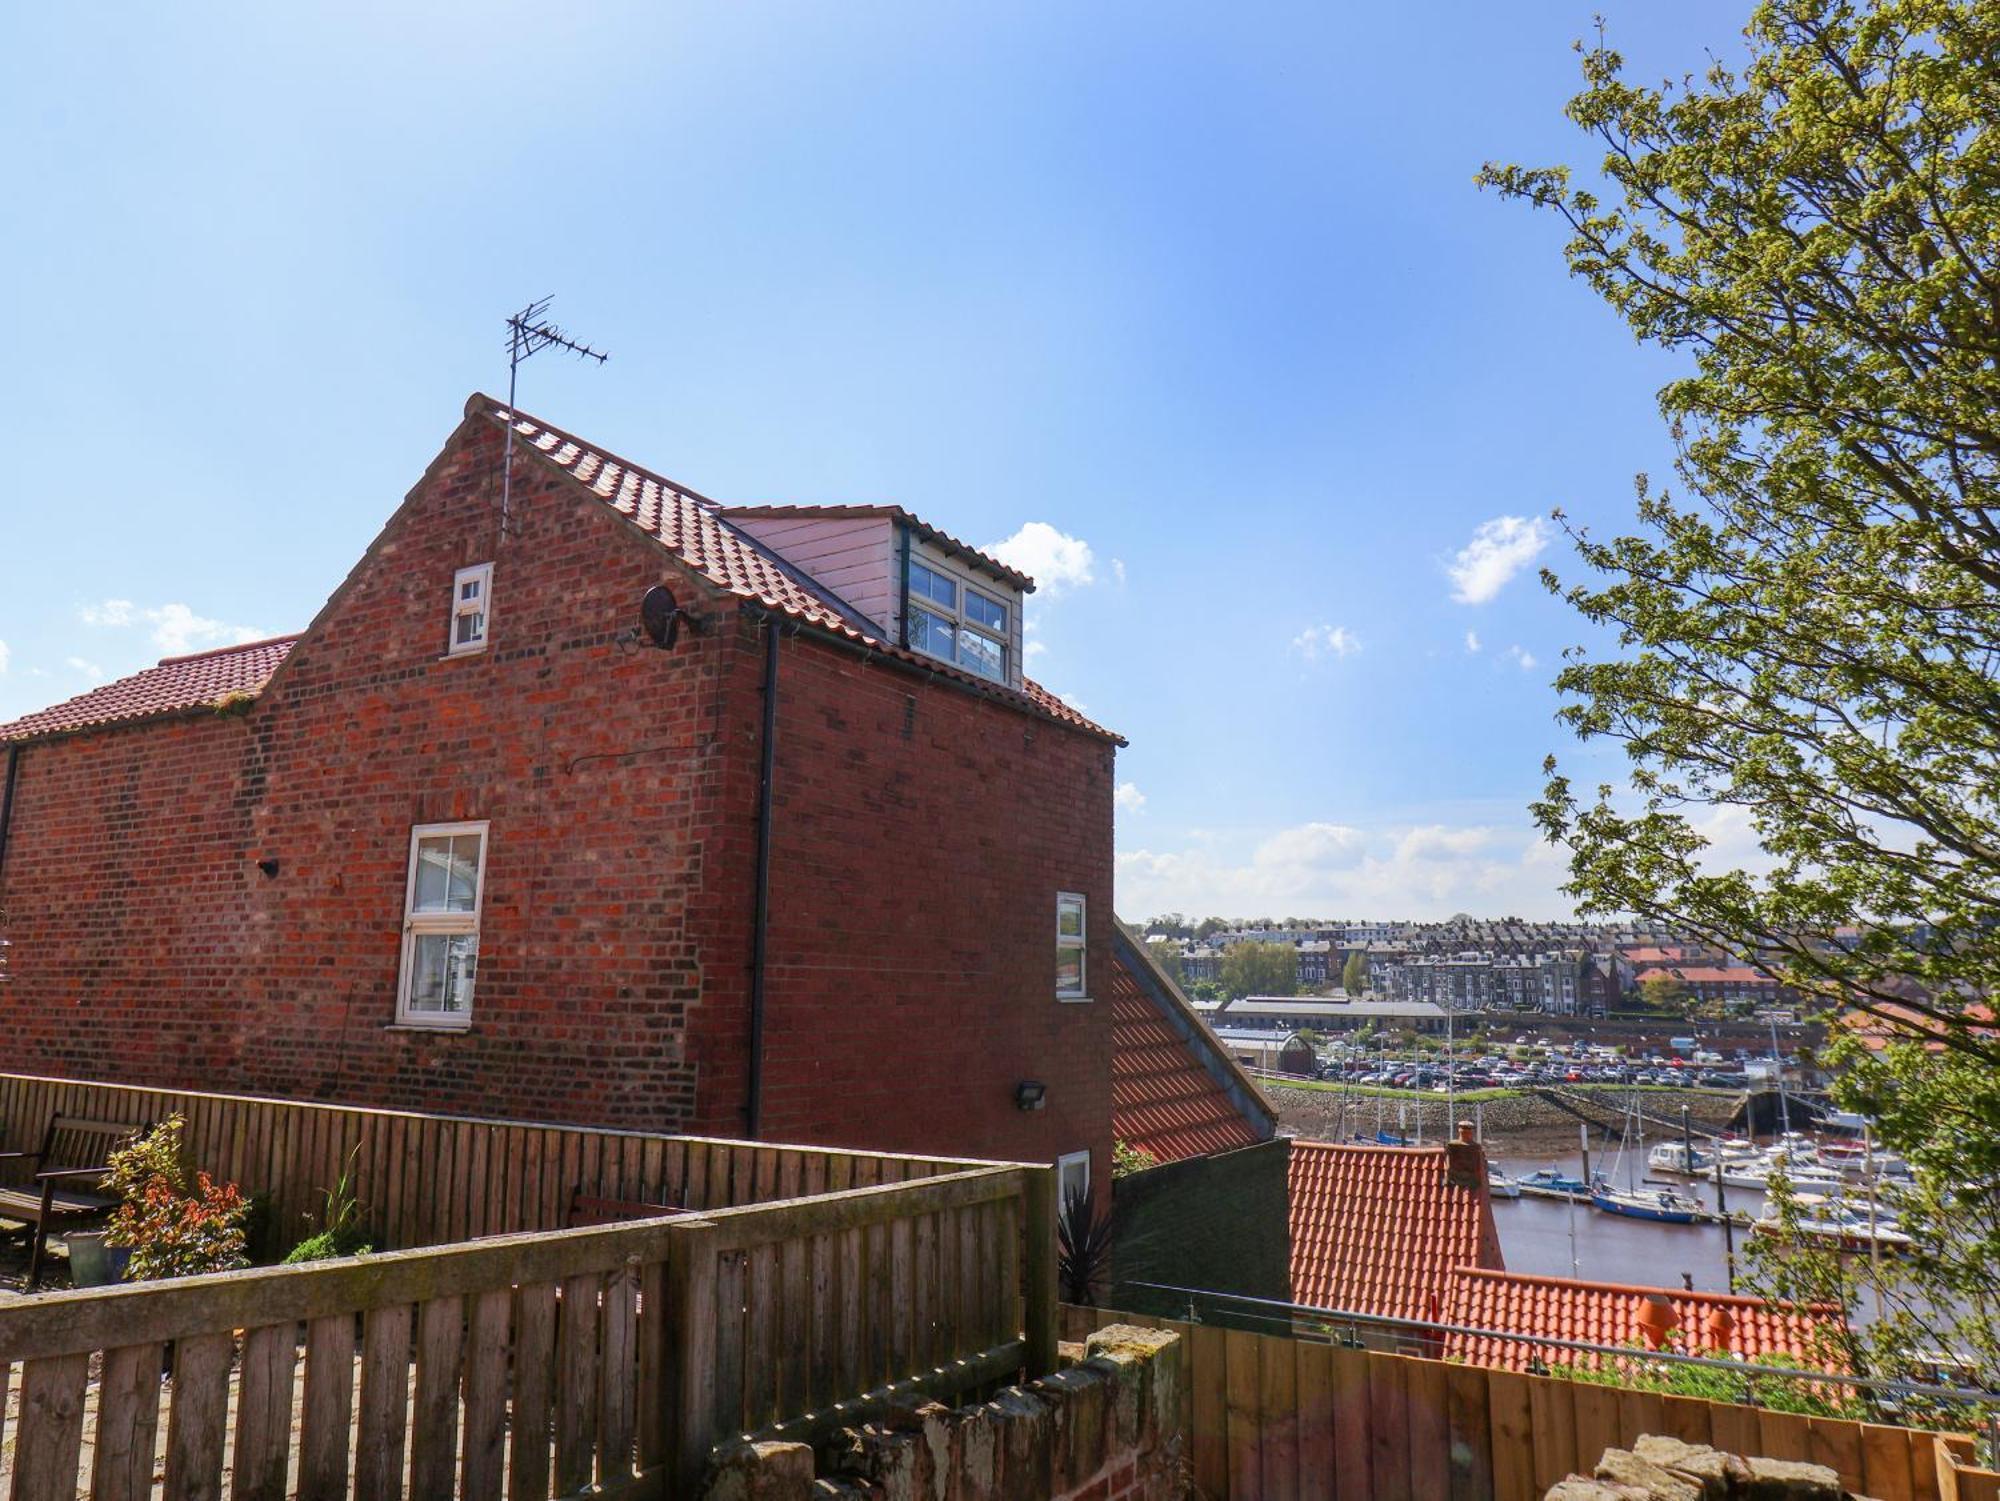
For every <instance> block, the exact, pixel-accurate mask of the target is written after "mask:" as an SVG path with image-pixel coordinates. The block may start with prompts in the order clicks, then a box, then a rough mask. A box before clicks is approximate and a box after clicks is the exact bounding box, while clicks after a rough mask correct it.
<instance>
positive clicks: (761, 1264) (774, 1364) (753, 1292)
mask: <svg viewBox="0 0 2000 1501" xmlns="http://www.w3.org/2000/svg"><path fill="white" fill-rule="evenodd" d="M772 1171H773V1173H774V1174H775V1172H776V1164H775V1163H774V1164H773V1166H772ZM746 1297H747V1299H748V1308H747V1320H746V1349H745V1351H744V1362H743V1382H744V1386H743V1421H744V1423H745V1425H746V1426H747V1427H748V1428H750V1429H752V1430H755V1429H758V1428H762V1427H763V1426H764V1425H765V1424H767V1423H769V1422H771V1421H772V1420H773V1419H775V1418H777V1417H778V1416H780V1413H779V1407H778V1247H776V1246H758V1247H757V1248H756V1249H754V1250H752V1251H751V1252H750V1253H749V1277H748V1290H747V1293H746Z"/></svg>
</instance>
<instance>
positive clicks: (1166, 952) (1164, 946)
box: [1146, 938, 1186, 984]
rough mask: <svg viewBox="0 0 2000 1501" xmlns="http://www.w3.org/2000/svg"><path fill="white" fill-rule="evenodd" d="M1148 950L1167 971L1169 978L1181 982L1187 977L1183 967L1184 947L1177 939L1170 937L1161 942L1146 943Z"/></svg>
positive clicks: (1177, 982) (1155, 960)
mask: <svg viewBox="0 0 2000 1501" xmlns="http://www.w3.org/2000/svg"><path fill="white" fill-rule="evenodd" d="M1146 952H1147V953H1149V954H1151V955H1152V956H1153V960H1154V962H1155V963H1156V964H1158V965H1159V966H1160V968H1161V969H1163V970H1165V971H1166V972H1167V978H1168V979H1169V980H1172V981H1174V982H1175V983H1176V984H1179V983H1180V982H1181V980H1183V979H1184V978H1185V977H1186V976H1185V972H1184V971H1183V970H1182V968H1181V954H1182V952H1183V947H1182V945H1181V944H1180V943H1178V942H1177V941H1176V940H1174V939H1172V938H1168V939H1164V940H1162V941H1161V942H1159V943H1149V944H1147V945H1146Z"/></svg>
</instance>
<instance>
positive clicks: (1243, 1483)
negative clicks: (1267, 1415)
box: [1222, 1329, 1264, 1497]
mask: <svg viewBox="0 0 2000 1501" xmlns="http://www.w3.org/2000/svg"><path fill="white" fill-rule="evenodd" d="M1222 1352H1223V1367H1224V1378H1223V1402H1224V1421H1225V1425H1226V1432H1227V1434H1228V1438H1227V1441H1226V1446H1227V1454H1228V1461H1227V1467H1226V1472H1225V1473H1226V1474H1227V1477H1228V1480H1227V1485H1228V1489H1227V1491H1226V1492H1225V1493H1224V1494H1227V1495H1229V1496H1231V1497H1236V1496H1259V1497H1261V1496H1262V1495H1263V1494H1264V1469H1263V1424H1262V1416H1263V1415H1262V1409H1261V1407H1260V1405H1259V1401H1258V1393H1257V1380H1258V1366H1259V1360H1258V1354H1259V1351H1258V1346H1257V1336H1256V1335H1254V1334H1251V1333H1249V1332H1248V1331H1246V1330H1242V1329H1230V1330H1226V1331H1225V1332H1224V1333H1223V1336H1222Z"/></svg>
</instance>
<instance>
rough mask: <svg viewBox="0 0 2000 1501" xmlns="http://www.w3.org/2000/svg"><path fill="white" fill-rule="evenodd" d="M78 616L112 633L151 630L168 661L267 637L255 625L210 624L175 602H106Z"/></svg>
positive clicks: (154, 642)
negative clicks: (134, 628)
mask: <svg viewBox="0 0 2000 1501" xmlns="http://www.w3.org/2000/svg"><path fill="white" fill-rule="evenodd" d="M79 613H80V615H81V616H82V619H83V623H84V624H85V625H94V626H99V627H103V628H112V629H116V628H121V627H126V626H133V625H147V626H151V627H152V640H153V645H155V646H157V647H158V648H159V649H160V650H161V651H162V652H163V653H165V654H166V655H167V656H170V657H178V656H184V655H186V654H187V653H188V652H191V651H198V650H200V649H201V648H203V647H209V646H233V645H236V644H238V643H241V642H244V641H256V640H260V639H261V638H262V637H264V636H266V635H268V634H269V632H267V631H264V630H262V629H261V628H259V627H257V626H254V625H231V624H229V623H228V622H226V621H221V620H210V619H209V618H208V617H207V616H205V615H197V614H195V612H194V611H193V610H192V609H190V608H189V607H188V606H187V605H184V604H180V603H178V602H175V603H170V604H164V605H158V606H151V607H144V608H142V607H140V606H138V605H135V604H133V603H132V601H131V600H129V599H107V600H105V601H104V602H103V603H102V604H96V605H85V606H84V607H83V609H82V610H81V611H80V612H79Z"/></svg>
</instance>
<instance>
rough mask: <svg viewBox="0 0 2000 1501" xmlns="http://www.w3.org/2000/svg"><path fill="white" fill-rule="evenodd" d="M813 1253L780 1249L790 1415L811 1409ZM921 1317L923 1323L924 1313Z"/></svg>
mask: <svg viewBox="0 0 2000 1501" xmlns="http://www.w3.org/2000/svg"><path fill="white" fill-rule="evenodd" d="M797 1157H798V1154H797V1153H795V1152H794V1153H788V1154H787V1160H788V1161H790V1162H792V1163H793V1164H794V1166H796V1163H797ZM781 1191H783V1189H782V1187H781ZM810 1251H811V1247H810V1246H809V1245H808V1244H807V1242H806V1241H805V1240H804V1239H803V1238H799V1239H793V1240H788V1241H786V1242H784V1244H782V1245H781V1246H779V1248H778V1294H777V1300H776V1301H777V1320H778V1335H777V1338H778V1410H779V1411H780V1412H783V1413H787V1414H790V1413H799V1412H806V1411H808V1410H810V1408H811V1406H812V1382H811V1378H810V1375H809V1361H810V1359H811V1338H812V1298H811V1293H810V1291H809V1285H810V1284H809V1276H810V1273H809V1270H808V1266H807V1258H808V1256H809V1254H810ZM918 1317H919V1323H921V1310H919V1311H918ZM642 1410H643V1409H642Z"/></svg>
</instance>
